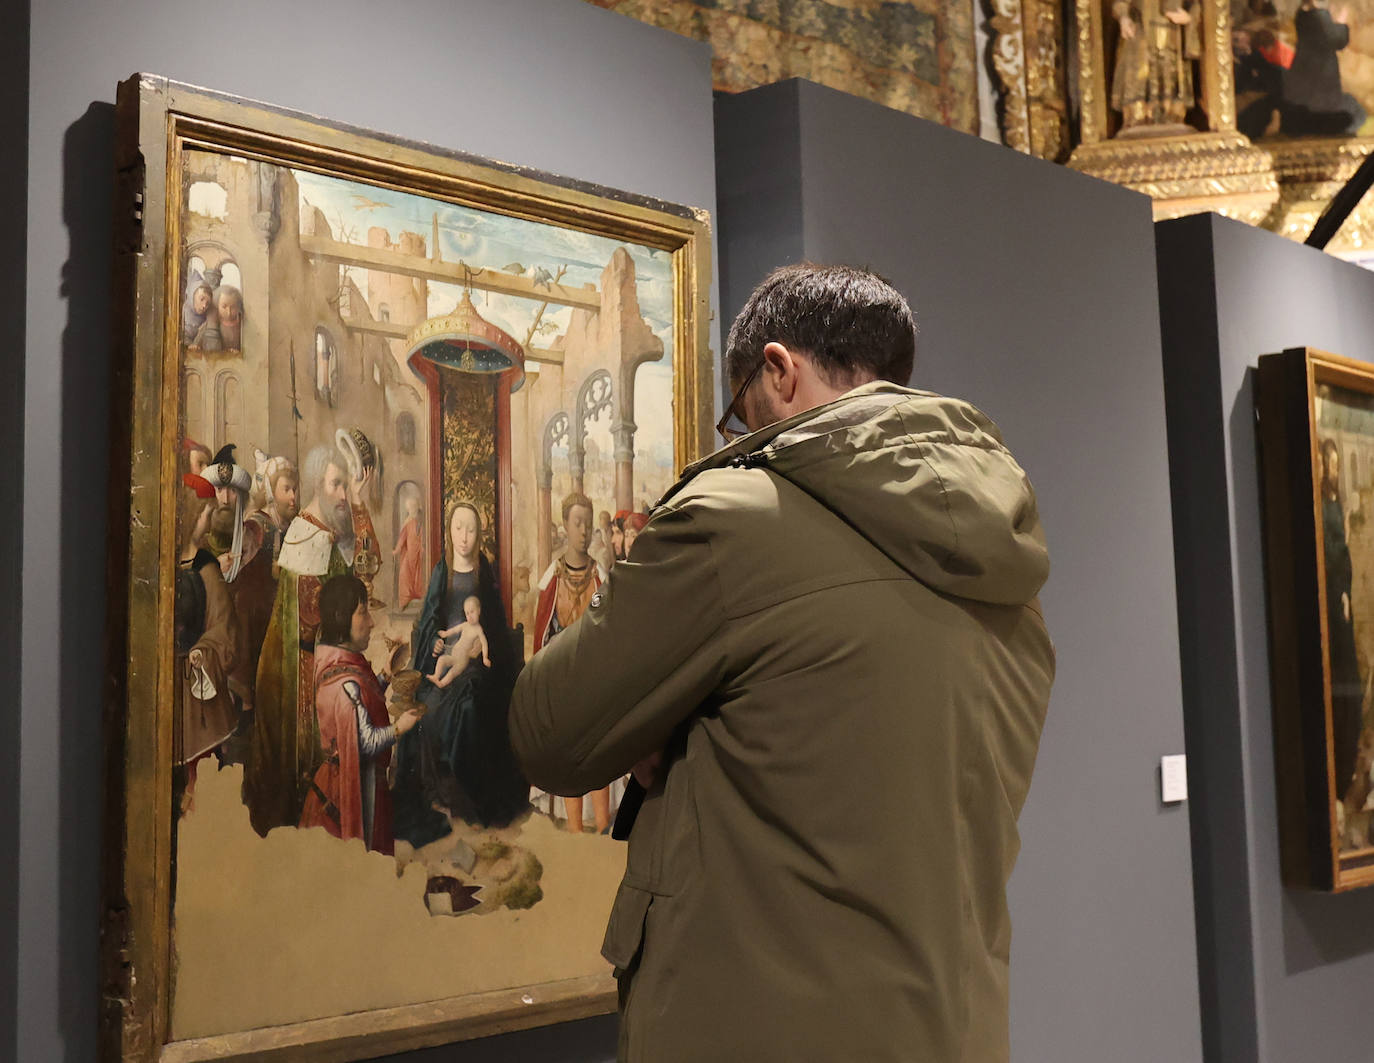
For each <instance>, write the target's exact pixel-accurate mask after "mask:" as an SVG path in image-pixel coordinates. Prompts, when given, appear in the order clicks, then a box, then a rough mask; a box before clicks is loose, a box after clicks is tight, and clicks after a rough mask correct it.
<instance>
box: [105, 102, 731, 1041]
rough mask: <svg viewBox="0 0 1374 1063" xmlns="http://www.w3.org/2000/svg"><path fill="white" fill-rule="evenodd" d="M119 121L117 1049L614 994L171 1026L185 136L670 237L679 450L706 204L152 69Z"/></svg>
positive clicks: (546, 1008) (435, 1037)
mask: <svg viewBox="0 0 1374 1063" xmlns="http://www.w3.org/2000/svg"><path fill="white" fill-rule="evenodd" d="M117 122H118V147H117V152H118V154H117V178H118V179H117V197H116V207H115V210H116V218H115V234H116V254H115V299H116V307H117V311H116V312H117V320H116V323H115V341H114V347H115V364H114V367H113V374H112V394H113V400H112V401H113V403H114V406H113V416H112V418H111V422H112V425H113V426H114V427H113V430H112V431H113V440H112V450H111V484H112V487H111V496H110V497H111V502H110V505H111V517H112V519H111V521H110V529H111V532H110V542H109V565H110V568H109V574H110V615H109V624H110V643H109V647H108V655H109V659H108V668H107V684H106V704H105V713H106V728H105V732H106V746H107V771H106V802H105V807H106V830H105V856H104V862H103V878H104V883H103V898H104V902H103V911H102V958H101V962H102V970H101V1053H102V1058H103V1059H106V1060H120V1061H128V1063H152V1061H160V1063H182V1061H185V1063H190V1061H193V1060H206V1059H249V1058H251V1059H255V1060H288V1059H289V1060H293V1061H325V1060H352V1059H360V1058H367V1057H371V1056H375V1055H379V1054H382V1053H389V1052H398V1051H405V1050H408V1049H414V1048H420V1047H424V1046H428V1045H436V1044H443V1043H446V1042H450V1041H455V1040H465V1039H469V1038H474V1037H481V1036H485V1035H488V1034H493V1033H499V1032H503V1031H507V1030H514V1029H520V1028H524V1027H530V1026H537V1025H542V1024H546V1023H552V1022H560V1021H566V1020H569V1019H575V1018H581V1017H584V1016H588V1015H594V1014H603V1013H606V1012H609V1011H613V1010H614V1008H615V990H614V986H613V980H612V979H611V976H610V974H609V972H608V973H607V974H606V975H604V976H599V975H598V976H592V977H585V978H575V979H568V980H565V981H559V982H550V983H544V984H540V985H532V986H522V987H518V988H515V989H509V990H500V991H496V992H489V993H478V994H469V995H467V996H464V997H454V998H450V999H447V1000H439V1001H431V1002H427V1003H423V1004H416V1005H412V1006H406V1007H396V1008H387V1009H380V1010H375V1011H368V1012H362V1013H355V1014H350V1015H345V1016H340V1017H338V1018H329V1019H321V1020H314V1021H310V1022H302V1023H295V1024H291V1025H287V1026H277V1027H271V1028H267V1029H260V1030H251V1031H246V1032H243V1033H233V1034H223V1035H219V1036H214V1037H206V1038H201V1039H196V1040H184V1041H176V1042H170V1043H169V1042H168V1040H167V1037H168V1031H169V1029H170V1015H171V1007H170V1005H171V992H172V978H173V968H174V959H173V952H172V928H171V911H172V895H171V843H172V837H171V824H172V807H171V800H172V778H171V774H172V711H171V706H172V704H173V701H172V684H173V678H174V677H173V665H174V661H173V650H172V646H173V639H172V628H173V604H174V601H173V598H174V595H173V590H174V583H175V581H174V579H173V574H174V570H175V564H176V557H175V541H174V540H175V528H174V523H175V522H174V512H175V511H174V507H175V503H176V486H175V485H176V483H177V482H178V481H177V476H176V471H177V465H176V461H177V445H176V444H177V436H178V431H179V426H178V409H179V387H180V372H179V368H178V358H179V345H178V343H177V317H176V314H175V313H174V312H173V311H174V309H175V308H176V307H177V305H178V300H177V298H176V292H175V290H174V285H175V284H176V282H177V265H178V263H177V256H178V255H179V248H180V245H181V239H180V206H181V204H180V194H179V193H180V183H179V182H180V180H181V176H180V175H181V173H182V153H183V152H184V151H186V150H187V149H207V150H212V151H227V152H232V153H233V154H235V155H238V156H242V157H245V158H250V159H258V160H262V161H268V162H272V163H284V164H287V165H291V166H295V167H299V168H303V169H310V170H315V171H317V172H322V173H325V174H331V175H337V176H340V177H343V178H347V179H354V180H361V181H367V182H371V183H373V184H376V185H379V186H381V187H385V188H391V189H397V190H404V191H408V192H415V193H419V194H423V195H427V196H431V197H433V198H436V199H439V200H443V201H446V202H450V203H453V204H457V205H463V206H471V207H480V208H481V209H483V210H487V211H494V212H497V213H502V214H506V215H510V216H513V217H518V218H522V219H527V220H535V221H542V222H549V223H554V224H560V225H565V226H569V227H572V228H577V229H582V230H585V231H589V232H592V233H596V234H598V235H604V236H609V237H612V238H616V239H623V240H626V241H631V242H634V243H638V244H643V245H646V246H649V247H654V248H659V249H662V250H665V251H668V252H670V253H671V255H672V264H673V278H674V287H675V301H674V350H673V370H674V385H673V408H674V430H673V439H674V457H675V460H676V462H677V464H678V465H679V466H681V465H683V464H686V463H687V462H690V461H693V460H695V459H697V458H698V457H700V456H702V455H703V454H705V453H706V452H707V451H708V450H709V449H710V443H711V421H712V410H713V400H714V395H713V390H712V380H711V378H712V368H711V365H712V363H711V351H710V347H709V335H708V331H707V330H708V322H709V321H710V305H709V299H710V296H709V281H710V227H709V219H708V216H707V214H706V213H705V212H704V211H701V210H697V209H694V208H688V207H681V206H675V205H672V204H667V203H663V202H659V201H657V200H652V199H649V198H646V197H641V196H633V195H627V194H623V193H617V192H613V191H610V190H608V189H605V188H601V187H599V186H592V185H587V184H579V183H577V182H573V181H569V180H567V179H565V178H558V177H552V176H550V175H546V174H539V173H535V172H533V171H529V170H525V169H521V168H518V167H515V166H510V165H507V164H504V163H496V162H491V161H489V160H484V159H478V158H476V157H473V156H469V155H462V154H458V153H454V152H448V151H443V150H440V149H436V148H433V147H430V146H426V145H420V144H414V143H410V142H404V141H399V140H395V139H389V138H387V137H385V136H382V135H379V134H375V133H369V132H366V131H363V130H358V129H354V128H350V127H346V126H342V125H338V124H333V123H329V122H326V121H324V120H322V119H319V118H315V117H311V116H307V115H301V114H298V113H294V112H288V111H283V110H280V109H275V108H272V107H269V106H267V105H263V104H258V103H252V102H248V101H244V100H241V99H238V98H235V97H232V96H227V95H222V94H219V93H214V92H211V91H208V90H205V89H200V88H195V87H192V86H189V85H183V84H179V83H177V82H172V81H169V80H167V79H165V78H161V77H157V76H153V75H135V76H134V77H132V78H130V79H128V80H127V81H125V82H123V83H122V84H121V85H120V87H119V96H118V108H117Z"/></svg>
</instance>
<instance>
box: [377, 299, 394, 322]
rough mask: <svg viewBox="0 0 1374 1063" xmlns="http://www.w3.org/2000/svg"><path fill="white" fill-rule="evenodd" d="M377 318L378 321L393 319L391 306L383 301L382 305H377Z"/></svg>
mask: <svg viewBox="0 0 1374 1063" xmlns="http://www.w3.org/2000/svg"><path fill="white" fill-rule="evenodd" d="M377 320H378V321H390V320H391V307H389V306H387V305H386V303H382V304H381V305H380V306H378V307H377Z"/></svg>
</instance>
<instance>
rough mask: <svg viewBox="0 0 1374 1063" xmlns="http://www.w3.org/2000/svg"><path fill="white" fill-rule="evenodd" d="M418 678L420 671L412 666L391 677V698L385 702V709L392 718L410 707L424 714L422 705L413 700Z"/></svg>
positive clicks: (418, 684) (418, 682)
mask: <svg viewBox="0 0 1374 1063" xmlns="http://www.w3.org/2000/svg"><path fill="white" fill-rule="evenodd" d="M420 678H421V677H420V673H419V672H417V671H416V670H415V669H414V668H407V669H405V671H402V672H397V673H396V674H395V675H394V676H392V677H391V691H390V693H391V700H390V702H389V703H388V704H387V707H386V711H387V714H388V715H389V716H390V717H391V718H392V719H393V720H394V719H396V717H398V716H400V715H401V713H403V712H407V711H409V710H410V709H414V710H415V711H416V712H418V713H420V714H421V715H424V711H425V707H424V705H422V704H421V703H420V702H418V701H416V700H415V691H416V690H418V689H419V686H420Z"/></svg>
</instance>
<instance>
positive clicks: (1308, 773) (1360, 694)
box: [1256, 348, 1374, 891]
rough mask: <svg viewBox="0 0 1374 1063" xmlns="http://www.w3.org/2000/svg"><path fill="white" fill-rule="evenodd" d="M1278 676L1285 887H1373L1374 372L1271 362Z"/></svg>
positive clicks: (1270, 576) (1269, 434)
mask: <svg viewBox="0 0 1374 1063" xmlns="http://www.w3.org/2000/svg"><path fill="white" fill-rule="evenodd" d="M1257 384H1258V386H1257V392H1256V404H1257V412H1258V415H1259V442H1260V456H1261V467H1262V472H1263V491H1264V522H1263V523H1264V539H1265V544H1264V545H1265V566H1266V576H1267V583H1268V601H1269V645H1270V653H1269V670H1270V681H1271V688H1272V694H1273V707H1274V753H1275V764H1276V768H1277V771H1278V800H1279V830H1280V847H1281V862H1282V868H1283V879H1284V883H1285V884H1286V885H1289V886H1296V887H1303V888H1308V889H1317V890H1328V891H1340V890H1348V889H1353V888H1355V887H1359V886H1367V885H1370V884H1374V776H1372V774H1371V772H1372V771H1374V703H1372V700H1374V699H1372V698H1371V691H1372V690H1374V365H1370V364H1368V363H1365V362H1357V361H1352V360H1351V359H1348V358H1341V357H1338V356H1336V355H1333V354H1327V353H1325V352H1322V351H1316V350H1312V349H1310V348H1297V349H1293V350H1288V351H1284V352H1283V353H1282V354H1273V355H1266V356H1264V357H1262V358H1261V359H1260V362H1259V374H1258V381H1257Z"/></svg>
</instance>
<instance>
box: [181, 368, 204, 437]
mask: <svg viewBox="0 0 1374 1063" xmlns="http://www.w3.org/2000/svg"><path fill="white" fill-rule="evenodd" d="M186 436H187V437H188V438H189V439H194V440H196V441H197V442H198V443H200V444H201V445H202V446H204V445H206V444H205V439H206V437H207V433H206V431H205V378H204V377H202V376H201V375H200V373H199V372H197V371H196V370H194V369H187V370H186Z"/></svg>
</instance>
